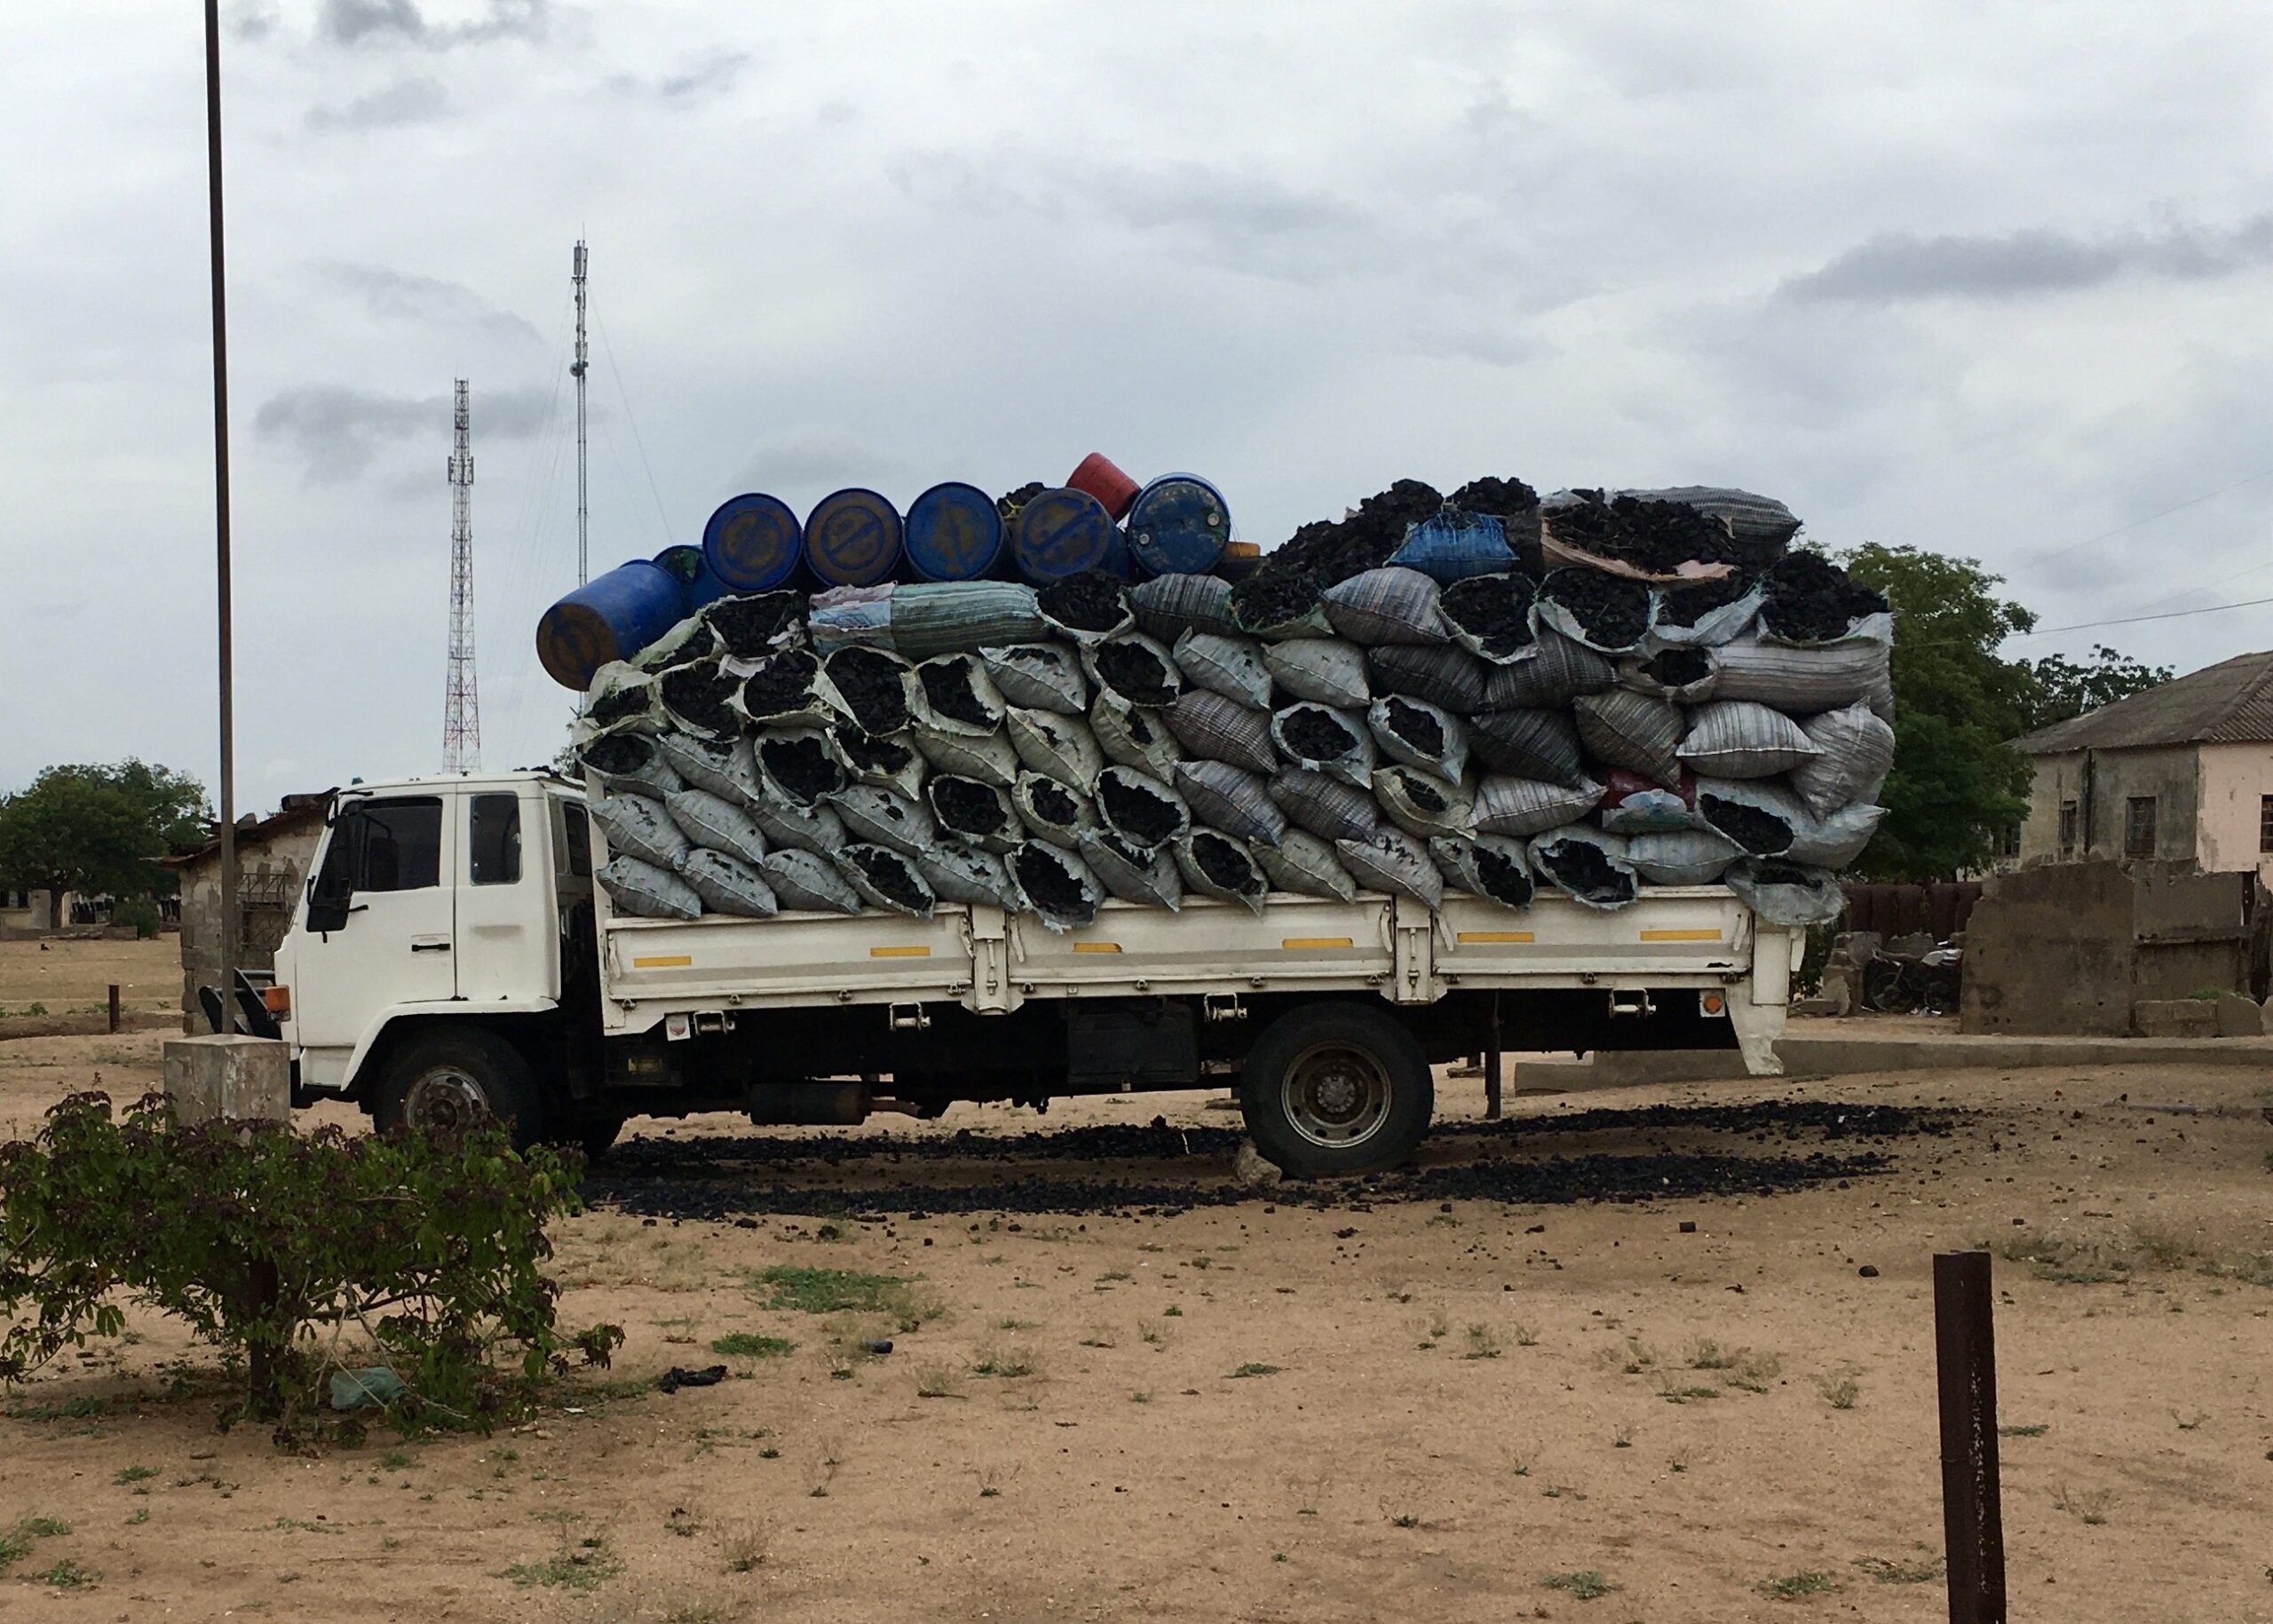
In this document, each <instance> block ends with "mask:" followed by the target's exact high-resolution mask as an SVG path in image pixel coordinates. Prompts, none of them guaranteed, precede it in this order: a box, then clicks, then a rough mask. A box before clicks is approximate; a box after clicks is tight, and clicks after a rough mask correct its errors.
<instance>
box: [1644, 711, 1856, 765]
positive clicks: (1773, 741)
mask: <svg viewBox="0 0 2273 1624" xmlns="http://www.w3.org/2000/svg"><path fill="white" fill-rule="evenodd" d="M1822 753H1823V752H1822V750H1821V749H1818V747H1817V745H1816V742H1815V741H1813V740H1812V739H1810V738H1809V737H1808V736H1807V734H1806V733H1803V732H1802V731H1801V728H1800V725H1799V724H1798V723H1797V722H1794V720H1792V718H1791V717H1787V716H1786V715H1785V714H1784V713H1783V712H1782V711H1780V710H1771V709H1769V708H1768V707H1767V706H1765V705H1763V704H1761V703H1760V702H1759V701H1756V700H1716V701H1714V702H1713V703H1712V704H1709V705H1699V706H1698V707H1697V708H1696V709H1693V710H1691V712H1690V713H1689V731H1688V733H1684V734H1683V736H1682V741H1681V749H1680V750H1679V752H1678V754H1679V755H1680V757H1681V760H1682V763H1683V765H1685V766H1688V767H1690V768H1691V769H1693V770H1694V771H1696V772H1703V773H1709V774H1710V775H1711V776H1713V777H1715V778H1773V777H1775V776H1776V774H1778V772H1790V771H1791V770H1792V769H1793V768H1794V767H1796V766H1798V765H1800V764H1802V763H1803V762H1808V761H1812V760H1814V759H1815V758H1816V757H1818V756H1819V755H1821V754H1822Z"/></svg>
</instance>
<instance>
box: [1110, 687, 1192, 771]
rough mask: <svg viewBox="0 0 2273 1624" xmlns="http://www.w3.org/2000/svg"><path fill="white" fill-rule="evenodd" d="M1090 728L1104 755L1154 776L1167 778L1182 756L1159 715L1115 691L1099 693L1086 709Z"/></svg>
mask: <svg viewBox="0 0 2273 1624" xmlns="http://www.w3.org/2000/svg"><path fill="white" fill-rule="evenodd" d="M1089 731H1090V732H1091V733H1094V734H1095V735H1096V736H1097V749H1101V750H1103V751H1104V752H1105V758H1106V759H1107V760H1109V761H1113V762H1118V763H1119V764H1121V765H1122V766H1124V767H1135V768H1136V769H1137V771H1138V772H1149V773H1151V774H1152V776H1153V777H1154V778H1167V777H1169V776H1170V775H1171V774H1173V773H1174V772H1176V763H1177V762H1179V761H1181V760H1183V759H1184V749H1183V747H1182V746H1181V745H1179V744H1177V743H1176V738H1175V736H1174V735H1173V734H1171V733H1169V732H1168V727H1167V725H1165V724H1163V723H1162V722H1161V720H1160V717H1159V716H1158V715H1156V714H1154V715H1148V714H1146V713H1145V712H1144V711H1143V710H1140V709H1137V707H1136V706H1134V705H1132V704H1130V703H1129V701H1127V700H1125V699H1123V698H1121V695H1119V694H1118V693H1100V694H1098V695H1097V703H1096V704H1094V705H1092V706H1091V707H1090V708H1089Z"/></svg>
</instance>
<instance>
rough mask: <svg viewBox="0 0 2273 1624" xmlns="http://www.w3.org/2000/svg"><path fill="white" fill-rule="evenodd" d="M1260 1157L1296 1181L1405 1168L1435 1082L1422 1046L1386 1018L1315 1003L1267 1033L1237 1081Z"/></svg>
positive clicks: (1359, 1008)
mask: <svg viewBox="0 0 2273 1624" xmlns="http://www.w3.org/2000/svg"><path fill="white" fill-rule="evenodd" d="M1239 1107H1240V1109H1241V1110H1242V1111H1243V1112H1244V1113H1246V1116H1247V1135H1248V1137H1250V1138H1252V1139H1253V1140H1254V1141H1255V1149H1257V1150H1258V1151H1260V1152H1262V1153H1263V1155H1264V1157H1266V1158H1267V1159H1268V1160H1270V1161H1273V1162H1276V1163H1277V1164H1278V1165H1279V1167H1280V1168H1284V1169H1285V1170H1286V1171H1287V1172H1288V1173H1290V1174H1292V1175H1294V1176H1295V1177H1297V1178H1332V1177H1337V1176H1343V1175H1347V1174H1351V1173H1368V1172H1372V1171H1373V1170H1374V1169H1375V1168H1385V1167H1389V1166H1391V1165H1392V1164H1394V1163H1397V1162H1399V1161H1404V1160H1405V1159H1406V1157H1408V1156H1410V1155H1411V1154H1412V1153H1413V1152H1414V1148H1415V1147H1416V1146H1417V1145H1420V1143H1421V1140H1422V1137H1423V1136H1424V1135H1426V1134H1427V1133H1428V1131H1429V1118H1430V1113H1432V1112H1433V1111H1434V1110H1435V1108H1436V1084H1435V1080H1434V1079H1433V1078H1432V1077H1431V1075H1430V1071H1429V1058H1428V1056H1427V1055H1426V1054H1425V1053H1424V1052H1423V1051H1422V1048H1421V1043H1420V1040H1419V1039H1417V1038H1415V1037H1414V1035H1413V1034H1412V1033H1411V1032H1409V1031H1407V1030H1406V1026H1405V1025H1404V1023H1403V1022H1401V1021H1399V1020H1398V1018H1396V1017H1395V1016H1393V1015H1391V1014H1390V1013H1389V1012H1388V1011H1387V1010H1377V1009H1373V1008H1369V1007H1368V1006H1366V1005H1365V1004H1359V1003H1314V1004H1310V1005H1307V1006H1305V1007H1303V1008H1302V1009H1299V1010H1289V1011H1288V1012H1287V1013H1286V1014H1284V1015H1282V1016H1280V1017H1279V1018H1278V1019H1277V1020H1275V1021H1273V1022H1271V1025H1270V1026H1266V1027H1264V1028H1263V1035H1262V1036H1261V1037H1259V1038H1257V1039H1256V1040H1255V1047H1254V1048H1253V1049H1251V1050H1248V1051H1247V1063H1246V1065H1245V1066H1244V1067H1243V1068H1242V1070H1241V1072H1240V1074H1239Z"/></svg>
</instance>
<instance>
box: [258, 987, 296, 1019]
mask: <svg viewBox="0 0 2273 1624" xmlns="http://www.w3.org/2000/svg"><path fill="white" fill-rule="evenodd" d="M260 1002H261V1007H262V1008H263V1009H265V1010H267V1011H268V1012H269V1013H270V1014H271V1015H289V1014H290V1013H291V1012H292V989H291V988H290V987H289V986H268V987H263V988H262V989H261V993H260Z"/></svg>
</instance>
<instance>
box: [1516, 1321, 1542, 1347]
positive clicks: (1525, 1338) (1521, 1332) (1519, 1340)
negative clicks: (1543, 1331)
mask: <svg viewBox="0 0 2273 1624" xmlns="http://www.w3.org/2000/svg"><path fill="white" fill-rule="evenodd" d="M1516 1346H1517V1347H1518V1348H1536V1347H1537V1346H1539V1327H1537V1326H1535V1325H1525V1324H1524V1323H1523V1322H1522V1321H1520V1320H1518V1321H1517V1324H1516Z"/></svg>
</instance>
